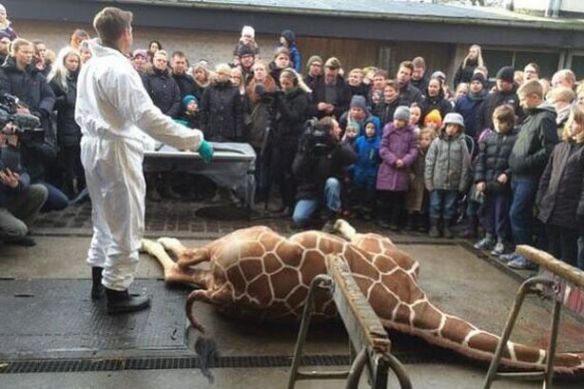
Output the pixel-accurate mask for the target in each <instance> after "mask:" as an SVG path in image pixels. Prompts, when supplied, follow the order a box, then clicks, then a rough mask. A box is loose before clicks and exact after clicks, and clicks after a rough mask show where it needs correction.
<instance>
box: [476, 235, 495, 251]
mask: <svg viewBox="0 0 584 389" xmlns="http://www.w3.org/2000/svg"><path fill="white" fill-rule="evenodd" d="M495 243H496V242H495V239H493V237H492V236H490V235H487V236H485V237H484V238H483V239H481V240H480V241H478V242H477V243H476V244H475V245H474V246H473V247H474V248H475V249H477V250H492V249H493V248H494V247H495Z"/></svg>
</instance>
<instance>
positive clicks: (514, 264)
mask: <svg viewBox="0 0 584 389" xmlns="http://www.w3.org/2000/svg"><path fill="white" fill-rule="evenodd" d="M507 266H509V267H510V268H511V269H516V270H535V269H537V265H536V264H535V263H533V262H530V261H528V260H527V259H525V258H524V257H523V256H521V255H519V254H517V257H516V258H515V259H514V260H512V261H511V262H509V263H508V264H507Z"/></svg>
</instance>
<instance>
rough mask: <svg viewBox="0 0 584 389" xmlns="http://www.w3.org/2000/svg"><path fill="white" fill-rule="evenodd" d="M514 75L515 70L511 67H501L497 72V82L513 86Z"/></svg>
mask: <svg viewBox="0 0 584 389" xmlns="http://www.w3.org/2000/svg"><path fill="white" fill-rule="evenodd" d="M514 74H515V69H513V67H512V66H503V67H502V68H501V69H499V71H498V72H497V80H501V81H505V82H508V83H511V84H513V76H514Z"/></svg>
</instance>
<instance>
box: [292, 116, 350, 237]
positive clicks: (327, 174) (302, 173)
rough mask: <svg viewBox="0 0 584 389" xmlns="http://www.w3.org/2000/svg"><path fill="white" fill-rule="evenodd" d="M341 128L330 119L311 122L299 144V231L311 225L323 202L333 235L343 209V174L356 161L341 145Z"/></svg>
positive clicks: (295, 167) (296, 164)
mask: <svg viewBox="0 0 584 389" xmlns="http://www.w3.org/2000/svg"><path fill="white" fill-rule="evenodd" d="M341 131H342V130H341V127H340V126H339V123H338V122H337V121H336V120H335V119H333V118H331V117H325V118H322V119H320V121H318V122H316V120H314V119H313V120H311V121H309V124H308V127H307V129H306V131H305V133H304V135H303V136H302V139H301V140H300V148H299V151H298V154H297V155H296V158H295V159H294V165H293V168H292V169H293V171H294V175H295V176H296V180H297V181H298V195H297V196H296V197H297V199H298V202H297V203H296V208H295V209H294V215H293V216H292V218H293V220H294V223H295V224H296V225H297V226H299V227H302V228H304V227H307V226H308V225H309V224H311V221H312V220H313V217H314V216H315V214H316V212H317V210H318V209H319V208H320V207H321V205H322V204H323V200H324V206H325V214H324V216H325V218H326V221H327V222H326V224H325V226H324V227H323V230H324V231H331V230H332V224H333V223H334V219H335V218H336V216H337V213H338V212H339V211H340V209H341V182H342V176H343V174H344V171H345V169H346V168H347V167H349V166H350V165H351V164H353V163H354V162H355V161H356V160H357V155H356V154H355V152H354V151H353V149H352V147H351V146H350V145H349V144H341V142H340V136H341Z"/></svg>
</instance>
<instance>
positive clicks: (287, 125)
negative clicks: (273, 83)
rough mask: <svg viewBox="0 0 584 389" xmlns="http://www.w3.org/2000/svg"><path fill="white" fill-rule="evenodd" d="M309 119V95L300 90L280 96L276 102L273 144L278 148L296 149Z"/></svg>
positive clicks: (296, 89) (272, 135)
mask: <svg viewBox="0 0 584 389" xmlns="http://www.w3.org/2000/svg"><path fill="white" fill-rule="evenodd" d="M308 117H309V100H308V94H307V93H306V92H304V91H303V90H302V89H300V88H295V89H293V90H291V91H290V92H288V93H285V94H279V95H278V97H277V101H276V125H275V129H274V131H273V132H272V134H271V144H273V145H274V146H276V147H288V146H290V147H296V145H297V144H298V140H299V139H300V136H301V135H302V133H303V132H304V123H305V122H306V120H307V119H308Z"/></svg>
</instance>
